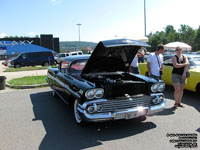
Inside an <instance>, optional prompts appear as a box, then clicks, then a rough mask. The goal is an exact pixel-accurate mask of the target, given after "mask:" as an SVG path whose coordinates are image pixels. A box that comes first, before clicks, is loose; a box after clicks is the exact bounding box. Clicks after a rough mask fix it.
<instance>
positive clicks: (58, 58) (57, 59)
mask: <svg viewBox="0 0 200 150" xmlns="http://www.w3.org/2000/svg"><path fill="white" fill-rule="evenodd" d="M72 55H83V52H82V51H74V52H69V53H58V54H56V56H55V57H54V59H55V62H56V63H57V64H59V63H60V61H61V60H62V58H64V57H67V56H72Z"/></svg>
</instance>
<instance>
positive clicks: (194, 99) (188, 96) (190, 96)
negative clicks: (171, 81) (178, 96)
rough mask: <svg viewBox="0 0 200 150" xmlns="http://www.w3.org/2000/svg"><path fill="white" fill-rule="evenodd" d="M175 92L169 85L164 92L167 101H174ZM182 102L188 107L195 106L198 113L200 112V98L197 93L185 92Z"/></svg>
mask: <svg viewBox="0 0 200 150" xmlns="http://www.w3.org/2000/svg"><path fill="white" fill-rule="evenodd" d="M173 92H174V88H173V86H168V85H167V86H166V89H165V92H164V94H165V97H166V98H167V99H172V100H173V101H174V96H173V94H174V93H173ZM182 102H183V103H184V104H186V105H190V106H193V107H194V108H195V109H196V110H197V111H199V112H200V98H199V96H198V95H197V94H196V93H195V92H191V91H188V90H184V94H183V98H182Z"/></svg>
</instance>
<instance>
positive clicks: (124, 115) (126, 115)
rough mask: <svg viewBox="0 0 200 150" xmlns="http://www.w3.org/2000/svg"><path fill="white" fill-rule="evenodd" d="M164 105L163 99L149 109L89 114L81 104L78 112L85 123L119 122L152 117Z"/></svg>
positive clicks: (136, 108)
mask: <svg viewBox="0 0 200 150" xmlns="http://www.w3.org/2000/svg"><path fill="white" fill-rule="evenodd" d="M102 101H105V99H103V100H102ZM166 105H167V101H166V100H165V99H163V101H162V103H160V104H158V105H155V106H150V107H142V106H139V107H134V108H131V109H125V110H119V111H115V112H108V113H96V114H90V113H88V112H87V111H86V110H85V109H83V108H85V104H83V105H79V107H78V111H79V112H80V114H81V115H82V116H83V117H84V119H86V120H87V121H90V122H99V121H109V120H119V119H133V118H137V117H140V116H143V115H152V114H154V113H157V112H160V111H162V110H164V108H165V107H166Z"/></svg>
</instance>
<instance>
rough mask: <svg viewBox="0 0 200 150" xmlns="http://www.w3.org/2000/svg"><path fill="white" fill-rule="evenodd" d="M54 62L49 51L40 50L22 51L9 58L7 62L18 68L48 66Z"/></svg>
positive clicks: (10, 65)
mask: <svg viewBox="0 0 200 150" xmlns="http://www.w3.org/2000/svg"><path fill="white" fill-rule="evenodd" d="M50 64H51V65H53V64H54V57H53V54H52V52H50V51H40V52H23V53H20V54H19V55H18V56H17V57H15V58H13V59H11V60H10V61H9V63H8V66H9V67H15V68H20V67H22V66H36V65H42V66H48V65H50Z"/></svg>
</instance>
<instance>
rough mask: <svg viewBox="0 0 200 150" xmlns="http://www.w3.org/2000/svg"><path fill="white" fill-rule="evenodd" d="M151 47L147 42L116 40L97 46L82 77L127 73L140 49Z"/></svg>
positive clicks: (103, 42) (100, 43) (102, 42)
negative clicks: (92, 74) (108, 73)
mask: <svg viewBox="0 0 200 150" xmlns="http://www.w3.org/2000/svg"><path fill="white" fill-rule="evenodd" d="M141 46H143V47H149V45H148V44H147V43H146V42H142V41H136V40H130V39H115V40H108V41H101V42H99V43H98V44H97V46H96V48H95V49H94V51H93V53H92V55H91V56H90V58H89V60H88V62H87V64H86V65H85V67H84V69H83V71H82V73H81V75H84V74H89V73H100V72H116V71H123V72H126V71H128V69H129V66H130V64H131V62H132V60H133V58H134V57H135V55H136V54H137V52H138V50H139V49H140V47H141Z"/></svg>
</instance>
